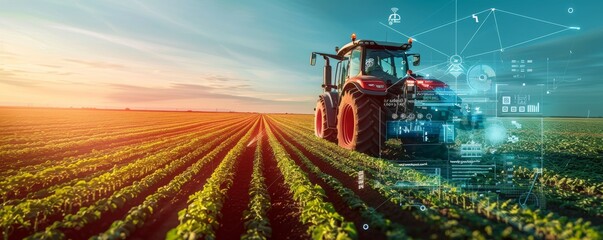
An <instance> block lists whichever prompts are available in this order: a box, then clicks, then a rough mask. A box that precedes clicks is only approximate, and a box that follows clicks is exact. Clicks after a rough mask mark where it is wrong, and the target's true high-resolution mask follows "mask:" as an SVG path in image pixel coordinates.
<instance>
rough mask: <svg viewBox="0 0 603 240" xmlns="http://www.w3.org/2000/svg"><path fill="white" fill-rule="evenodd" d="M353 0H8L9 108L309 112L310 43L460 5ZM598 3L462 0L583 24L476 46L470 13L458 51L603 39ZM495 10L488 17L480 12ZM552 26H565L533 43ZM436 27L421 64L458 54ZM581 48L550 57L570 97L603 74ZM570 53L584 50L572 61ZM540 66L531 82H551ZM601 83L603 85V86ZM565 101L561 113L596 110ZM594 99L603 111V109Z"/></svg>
mask: <svg viewBox="0 0 603 240" xmlns="http://www.w3.org/2000/svg"><path fill="white" fill-rule="evenodd" d="M344 2H345V3H346V4H343V3H344ZM344 2H341V3H331V2H328V3H326V2H324V1H192V0H191V1H4V0H2V1H0V105H9V106H50V107H78V108H79V107H98V108H126V107H129V108H133V109H137V108H138V109H143V108H144V109H173V110H175V109H179V110H186V109H193V110H215V109H219V110H233V111H259V112H301V113H311V112H312V109H313V107H314V102H315V100H316V97H317V95H318V94H319V93H320V92H321V88H320V84H321V75H322V72H321V71H322V70H321V67H320V64H322V62H319V63H320V64H318V65H319V66H316V67H311V66H309V57H310V53H311V52H312V51H322V52H332V51H333V49H334V47H335V46H336V45H339V46H341V45H343V44H345V43H346V42H347V41H349V35H350V34H351V33H352V32H356V33H357V34H358V35H359V38H373V39H377V40H385V39H384V38H387V39H388V40H390V41H392V40H395V41H405V40H406V37H405V36H403V35H402V34H401V33H403V34H408V35H413V34H416V33H420V32H422V31H424V30H427V29H430V28H433V27H436V26H439V25H442V24H445V23H448V22H450V21H451V20H454V17H455V1H449V0H446V1H409V0H406V1H386V2H382V3H380V4H368V5H367V4H366V2H365V1H351V2H350V1H344ZM593 2H595V1H555V2H554V3H551V4H549V3H548V2H547V3H546V6H545V5H544V4H543V2H538V1H502V0H499V1H472V0H467V1H458V13H457V14H458V17H459V18H460V17H465V16H468V15H471V14H472V13H479V12H480V11H482V10H485V9H489V8H491V7H495V8H497V9H498V8H500V9H504V10H506V11H508V12H512V13H517V14H521V15H525V16H529V17H533V18H535V19H546V20H547V21H550V22H552V23H558V24H560V25H563V26H579V27H581V30H580V31H561V32H559V29H561V30H563V29H564V28H563V27H561V28H559V26H556V25H551V24H548V23H543V22H539V21H530V19H528V18H518V17H517V16H515V15H512V14H506V18H505V14H503V13H500V14H499V15H498V19H497V20H498V24H499V25H498V27H499V29H498V31H499V32H500V35H501V37H502V40H500V42H499V40H497V39H496V38H493V37H492V36H496V35H489V36H490V37H488V35H484V36H482V38H481V39H479V37H480V36H481V35H476V40H475V43H472V44H467V46H465V43H466V42H467V41H468V40H469V39H470V37H471V35H472V34H473V32H474V31H475V28H477V27H478V26H479V25H476V24H471V25H469V24H470V23H471V22H472V21H473V19H471V18H469V19H467V20H465V21H462V22H459V24H465V25H462V26H460V27H459V34H458V35H460V36H459V37H458V42H461V43H457V45H459V46H457V48H463V49H464V47H466V48H467V51H466V52H465V55H471V54H477V53H480V52H483V51H487V50H492V49H497V48H498V46H499V45H500V46H502V47H507V46H513V45H514V44H517V43H522V42H524V41H526V40H530V39H535V40H534V41H530V42H529V43H525V44H520V45H518V46H513V47H512V48H509V49H508V51H507V49H505V51H506V52H509V53H508V54H513V53H514V52H513V51H515V53H517V54H518V56H519V55H520V53H522V52H525V51H528V50H529V51H533V52H534V55H533V56H529V57H530V58H535V59H539V60H542V59H546V58H547V57H549V53H550V50H549V51H542V49H539V48H538V46H551V44H552V45H554V44H556V43H557V44H559V43H565V42H567V41H572V42H574V41H575V39H577V38H581V39H592V41H591V42H596V39H599V40H600V38H599V37H600V36H603V34H600V33H601V29H600V26H599V25H600V23H601V22H602V21H603V17H602V16H601V15H600V14H598V13H596V12H595V11H596V9H599V10H600V9H601V7H603V4H601V3H595V4H596V5H598V6H591V4H592V3H593ZM392 7H398V8H399V9H400V10H399V13H401V15H402V20H403V23H404V24H399V25H394V26H392V27H391V28H388V27H387V26H385V25H386V24H381V23H386V22H387V17H388V15H389V14H391V10H390V8H392ZM570 8H571V11H568V10H569V9H570ZM485 14H487V12H483V13H480V14H478V16H481V17H482V21H484V20H485V18H486V15H485ZM492 18H493V17H492ZM521 21H525V23H524V22H521ZM490 22H492V20H490ZM492 23H494V22H492ZM530 24H532V25H530ZM538 24H542V25H538ZM492 26H494V25H492ZM451 29H452V32H451ZM483 29H484V30H483V32H484V34H487V33H488V32H489V31H490V33H494V31H495V29H494V28H491V29H489V30H488V25H485V26H484V27H483ZM465 30H466V31H465ZM549 33H554V34H551V35H550V36H546V37H542V38H539V39H536V38H538V37H540V36H544V35H546V34H549ZM430 34H431V33H430ZM430 34H425V35H423V36H422V38H417V39H418V42H422V43H426V44H425V45H422V44H416V43H415V45H416V46H415V48H413V49H414V50H417V51H419V52H421V53H422V54H423V56H424V65H423V68H428V67H429V66H433V65H435V64H439V63H442V62H446V61H447V59H448V57H447V56H446V55H452V54H454V52H455V48H454V38H453V37H452V35H454V28H453V27H452V25H450V26H447V27H445V28H442V29H438V31H434V32H433V35H430ZM480 34H481V33H480ZM556 41H557V42H556ZM589 41H590V40H587V41H585V42H584V44H589V43H591V42H589ZM578 42H579V41H578ZM599 45H601V44H600V41H599V42H598V46H596V49H601V47H600V46H599ZM570 48H572V47H567V49H562V50H560V51H562V52H563V54H561V55H559V54H557V55H555V54H552V55H551V56H550V57H551V58H552V60H551V62H552V63H551V64H552V65H553V66H556V65H555V64H559V66H564V65H565V70H564V72H563V71H557V72H551V73H550V74H549V75H551V74H553V75H554V74H556V75H559V78H558V79H560V81H559V84H562V85H561V87H565V88H566V89H568V90H567V91H566V92H565V93H564V92H563V91H557V93H558V96H559V98H560V99H563V96H565V97H566V98H567V97H569V96H571V95H572V94H576V93H578V92H579V91H580V88H584V87H585V86H592V85H589V84H591V83H593V84H595V83H594V81H595V80H594V79H591V78H590V77H589V76H591V77H594V76H595V75H597V74H598V75H599V76H600V75H601V72H600V70H599V71H598V72H597V71H595V72H592V71H590V72H588V73H585V70H584V69H582V68H573V67H572V66H574V62H573V59H579V58H580V59H583V58H584V57H586V58H590V59H591V61H590V63H591V64H595V66H597V64H598V66H600V65H601V64H603V63H602V62H601V59H602V58H603V57H602V56H599V55H592V52H593V51H592V50H594V49H591V48H589V47H584V46H582V47H580V46H576V47H575V48H576V49H581V50H582V52H580V51H576V50H574V51H572V49H570ZM436 50H437V51H436ZM459 50H461V49H458V50H457V51H459ZM569 51H572V53H571V54H576V55H572V56H571V58H569V57H567V55H568V52H569ZM595 51H596V50H595ZM439 52H444V53H445V54H440V53H439ZM547 52H548V53H547ZM574 52H576V53H574ZM494 54H499V55H500V53H493V54H490V55H485V56H482V57H484V59H478V60H476V61H478V62H479V61H491V60H492V59H496V61H498V59H500V61H501V62H502V61H508V60H509V59H510V58H512V56H509V55H508V54H507V55H506V56H502V55H501V56H499V55H494ZM580 54H583V55H580ZM589 54H591V55H589ZM593 61H594V62H595V63H593ZM542 62H543V61H540V63H542ZM575 64H581V63H577V62H576V63H575ZM499 65H501V66H502V65H504V64H499ZM568 66H569V67H568ZM581 66H583V65H581ZM568 69H569V70H568ZM568 71H569V73H568ZM572 71H575V72H572ZM542 73H543V72H541V74H540V75H535V76H534V78H535V79H539V80H538V81H541V82H543V81H547V80H550V77H548V78H546V79H544V77H543V76H544V74H542ZM433 74H434V75H435V74H437V72H436V71H435V69H434V73H433ZM561 75H562V76H561ZM569 75H571V76H572V77H568V76H569ZM500 76H504V73H503V71H501V74H500ZM441 77H442V78H446V77H444V76H441ZM577 79H579V80H577ZM444 80H447V79H444ZM448 80H449V79H448ZM500 80H502V79H500ZM564 81H565V83H566V85H563V84H564ZM588 81H593V82H591V83H589V82H588ZM576 82H579V83H576ZM595 86H596V87H598V88H599V89H600V87H601V84H600V82H598V81H597V82H596V85H595ZM572 87H574V88H572ZM591 91H592V88H591ZM587 92H588V91H587ZM564 94H565V95H564ZM593 94H594V91H593ZM551 101H553V102H554V101H556V100H554V99H552V100H551ZM563 103H567V100H563ZM560 104H561V101H560ZM591 105H592V104H591ZM566 108H567V109H566V110H563V111H562V110H560V111H559V112H551V114H553V115H555V114H569V115H572V114H576V115H579V114H581V113H582V112H584V111H585V110H586V108H584V109H580V110H579V112H578V110H575V109H574V108H572V107H571V106H570V105H568V106H566ZM587 108H588V109H591V108H592V109H594V111H595V114H596V112H597V111H599V114H600V115H603V110H601V106H600V105H595V106H590V107H587ZM564 109H565V108H564ZM597 109H599V110H597ZM573 111H576V112H575V113H574V112H573Z"/></svg>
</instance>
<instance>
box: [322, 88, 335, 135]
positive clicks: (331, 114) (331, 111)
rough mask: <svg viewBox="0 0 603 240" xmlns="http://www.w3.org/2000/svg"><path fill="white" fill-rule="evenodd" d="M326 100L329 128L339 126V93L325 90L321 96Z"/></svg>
mask: <svg viewBox="0 0 603 240" xmlns="http://www.w3.org/2000/svg"><path fill="white" fill-rule="evenodd" d="M319 98H321V99H323V100H324V101H325V109H326V111H327V112H326V114H327V123H328V125H329V128H337V107H338V106H339V95H338V94H337V93H334V92H325V93H323V94H321V95H320V96H319Z"/></svg>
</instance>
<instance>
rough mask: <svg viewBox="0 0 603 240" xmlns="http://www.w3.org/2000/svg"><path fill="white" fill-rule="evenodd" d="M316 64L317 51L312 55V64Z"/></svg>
mask: <svg viewBox="0 0 603 240" xmlns="http://www.w3.org/2000/svg"><path fill="white" fill-rule="evenodd" d="M314 65H316V53H312V56H311V57H310V66H314Z"/></svg>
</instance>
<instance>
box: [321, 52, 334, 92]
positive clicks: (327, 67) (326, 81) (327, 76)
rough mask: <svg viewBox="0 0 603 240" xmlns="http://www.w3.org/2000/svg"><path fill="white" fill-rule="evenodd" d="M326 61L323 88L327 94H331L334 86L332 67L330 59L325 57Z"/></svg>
mask: <svg viewBox="0 0 603 240" xmlns="http://www.w3.org/2000/svg"><path fill="white" fill-rule="evenodd" d="M324 59H325V67H324V70H323V76H322V78H323V84H322V88H323V89H324V90H325V92H330V91H331V88H332V87H333V85H332V84H331V65H329V58H327V57H324Z"/></svg>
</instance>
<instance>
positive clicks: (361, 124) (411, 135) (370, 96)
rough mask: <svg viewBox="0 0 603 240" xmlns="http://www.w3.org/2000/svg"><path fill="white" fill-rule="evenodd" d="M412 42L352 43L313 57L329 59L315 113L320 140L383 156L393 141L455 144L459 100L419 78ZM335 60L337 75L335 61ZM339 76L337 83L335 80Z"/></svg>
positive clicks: (431, 81)
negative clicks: (385, 146) (414, 68)
mask: <svg viewBox="0 0 603 240" xmlns="http://www.w3.org/2000/svg"><path fill="white" fill-rule="evenodd" d="M411 47H412V39H409V40H408V42H407V43H392V42H380V41H373V40H356V35H355V34H352V41H351V42H350V43H348V44H346V45H344V46H343V47H341V48H338V47H336V48H335V51H336V54H328V53H319V52H313V53H312V55H311V59H310V64H311V65H315V63H316V56H317V55H318V56H322V57H323V59H324V60H325V66H324V72H323V84H322V88H323V93H322V94H321V95H320V96H319V99H318V101H317V104H316V108H315V122H314V125H315V134H316V136H318V137H320V138H323V139H327V140H329V141H333V142H337V143H338V144H339V145H340V146H341V147H343V148H347V149H352V150H357V151H359V152H364V153H368V154H371V155H374V156H376V155H378V154H379V152H380V149H381V146H382V145H383V142H384V141H385V140H387V139H390V138H397V139H401V140H402V142H403V143H409V142H412V143H429V144H433V143H452V142H454V127H452V117H453V115H454V114H453V113H454V112H455V109H458V108H460V107H459V106H460V99H459V98H458V97H457V95H456V94H455V93H454V92H453V91H452V90H451V89H450V88H449V87H448V85H446V84H445V83H444V82H441V81H439V80H436V79H427V78H424V77H422V76H420V75H417V74H414V73H413V72H412V70H411V69H410V65H411V64H412V66H418V65H419V64H420V61H421V57H420V55H419V54H413V53H407V51H408V50H409V49H410V48H411ZM332 60H334V61H335V62H334V65H335V70H334V73H333V70H332V66H331V61H332ZM333 76H334V78H335V81H333V79H332V77H333Z"/></svg>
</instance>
